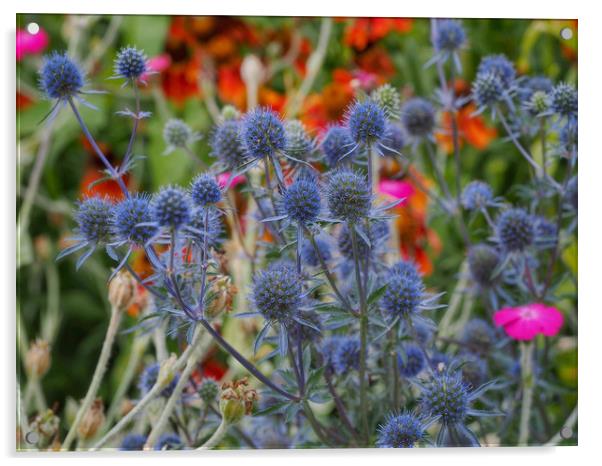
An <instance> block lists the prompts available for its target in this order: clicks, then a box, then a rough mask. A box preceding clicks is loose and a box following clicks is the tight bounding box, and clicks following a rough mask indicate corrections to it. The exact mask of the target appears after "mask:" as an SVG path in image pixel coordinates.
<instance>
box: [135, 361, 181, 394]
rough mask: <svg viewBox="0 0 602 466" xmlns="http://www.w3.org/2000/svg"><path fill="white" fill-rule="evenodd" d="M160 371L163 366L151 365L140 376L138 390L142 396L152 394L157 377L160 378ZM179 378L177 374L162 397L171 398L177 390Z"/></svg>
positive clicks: (163, 391) (162, 392)
mask: <svg viewBox="0 0 602 466" xmlns="http://www.w3.org/2000/svg"><path fill="white" fill-rule="evenodd" d="M160 370H161V366H160V365H159V364H158V363H154V364H149V365H148V366H146V367H145V368H144V370H143V371H142V374H141V375H140V379H139V380H138V389H139V390H140V393H141V394H142V396H144V395H146V394H147V393H148V392H150V391H151V389H152V388H153V386H154V385H155V383H157V377H159V371H160ZM179 378H180V376H179V375H178V374H176V376H175V377H174V378H173V379H172V380H171V382H169V384H168V385H167V387H165V388H164V389H163V390H162V391H161V393H160V395H161V396H162V397H164V398H169V397H170V396H171V394H172V393H173V391H174V389H175V388H176V385H177V383H178V379H179Z"/></svg>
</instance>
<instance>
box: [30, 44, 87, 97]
mask: <svg viewBox="0 0 602 466" xmlns="http://www.w3.org/2000/svg"><path fill="white" fill-rule="evenodd" d="M39 79H40V87H41V89H42V91H43V92H44V93H45V94H46V96H48V97H49V98H51V99H59V100H64V99H69V98H70V97H74V96H76V95H77V94H78V93H79V92H80V91H81V88H82V87H83V86H84V84H85V79H84V73H83V71H82V70H81V68H80V67H79V65H78V64H77V63H75V61H73V60H72V59H71V58H70V57H69V55H67V53H66V52H65V53H58V52H53V53H51V54H50V55H47V56H46V57H44V63H43V65H42V69H41V70H40V76H39Z"/></svg>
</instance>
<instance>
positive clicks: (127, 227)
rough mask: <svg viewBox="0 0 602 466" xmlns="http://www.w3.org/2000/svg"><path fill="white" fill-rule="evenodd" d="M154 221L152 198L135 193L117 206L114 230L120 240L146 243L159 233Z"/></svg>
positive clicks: (139, 243)
mask: <svg viewBox="0 0 602 466" xmlns="http://www.w3.org/2000/svg"><path fill="white" fill-rule="evenodd" d="M152 221H153V217H152V215H151V208H150V198H149V197H148V196H146V195H135V196H132V197H129V198H127V199H124V200H123V201H121V202H120V203H119V204H117V205H116V206H115V211H114V215H113V232H114V234H115V237H116V238H117V240H118V241H129V242H132V243H134V244H137V245H139V246H140V245H144V244H145V243H146V242H147V241H148V240H149V239H151V238H152V237H153V236H154V235H155V233H157V227H156V226H154V225H151V223H152ZM141 224H142V225H141Z"/></svg>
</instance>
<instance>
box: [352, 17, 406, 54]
mask: <svg viewBox="0 0 602 466" xmlns="http://www.w3.org/2000/svg"><path fill="white" fill-rule="evenodd" d="M412 23H413V20H412V19H409V18H355V19H352V20H351V22H350V23H349V24H348V25H347V28H346V29H345V36H344V39H343V40H344V42H345V44H347V45H350V46H351V47H353V48H354V49H356V50H359V51H362V50H364V49H366V48H367V47H368V46H369V45H371V44H373V43H374V42H376V41H378V40H380V39H382V38H383V37H385V36H386V35H387V34H389V33H390V32H392V31H395V32H400V33H407V32H409V31H411V30H412Z"/></svg>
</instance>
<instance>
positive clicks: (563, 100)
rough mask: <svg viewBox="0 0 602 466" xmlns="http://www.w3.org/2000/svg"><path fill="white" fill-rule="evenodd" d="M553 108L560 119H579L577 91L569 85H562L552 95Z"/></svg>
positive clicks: (555, 88)
mask: <svg viewBox="0 0 602 466" xmlns="http://www.w3.org/2000/svg"><path fill="white" fill-rule="evenodd" d="M550 101H551V107H552V110H553V111H554V112H556V113H557V114H558V115H559V116H560V117H566V118H568V119H569V121H570V120H575V119H576V118H577V106H578V104H577V90H576V89H575V88H574V87H573V86H572V85H570V84H568V83H560V84H558V85H556V86H555V87H554V89H552V92H551V93H550Z"/></svg>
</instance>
